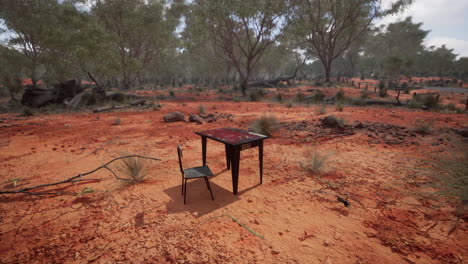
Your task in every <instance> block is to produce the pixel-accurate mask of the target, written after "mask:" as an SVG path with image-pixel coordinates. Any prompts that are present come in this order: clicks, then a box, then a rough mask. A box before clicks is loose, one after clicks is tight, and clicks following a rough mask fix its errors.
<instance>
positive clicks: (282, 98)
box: [275, 93, 284, 103]
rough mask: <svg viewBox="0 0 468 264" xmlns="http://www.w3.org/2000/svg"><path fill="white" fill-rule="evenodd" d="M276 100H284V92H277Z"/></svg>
mask: <svg viewBox="0 0 468 264" xmlns="http://www.w3.org/2000/svg"><path fill="white" fill-rule="evenodd" d="M275 100H276V101H277V102H280V103H281V102H283V100H284V96H283V94H282V93H277V94H276V95H275Z"/></svg>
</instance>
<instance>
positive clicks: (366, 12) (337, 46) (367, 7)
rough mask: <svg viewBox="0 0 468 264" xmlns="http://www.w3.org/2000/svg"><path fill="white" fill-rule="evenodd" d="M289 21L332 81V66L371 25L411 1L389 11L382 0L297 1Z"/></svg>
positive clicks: (394, 5)
mask: <svg viewBox="0 0 468 264" xmlns="http://www.w3.org/2000/svg"><path fill="white" fill-rule="evenodd" d="M293 2H294V8H292V10H293V15H292V16H291V17H290V19H291V23H292V24H293V25H294V27H293V29H294V31H295V35H296V36H298V37H299V40H300V43H301V45H302V46H303V47H304V48H305V49H306V50H307V51H308V52H309V53H310V54H312V55H314V56H315V57H317V58H318V59H319V60H320V61H321V63H322V64H323V67H324V70H325V81H330V74H331V70H332V63H333V61H334V60H335V59H337V58H338V57H339V56H341V55H342V54H343V53H344V52H345V51H346V50H347V49H348V48H349V46H350V45H351V43H353V42H354V41H356V40H357V39H358V38H359V37H360V36H361V34H363V32H365V31H366V30H368V29H369V27H370V26H371V24H372V23H373V22H374V21H375V20H377V19H379V18H382V17H384V16H386V15H389V14H394V13H396V12H399V11H400V10H402V8H404V7H405V6H406V5H408V4H410V3H411V2H412V1H411V0H396V1H391V2H390V3H389V7H388V8H386V7H385V6H384V5H383V4H382V1H381V0H353V1H343V0H295V1H293Z"/></svg>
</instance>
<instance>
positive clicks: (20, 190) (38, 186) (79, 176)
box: [0, 155, 160, 195]
mask: <svg viewBox="0 0 468 264" xmlns="http://www.w3.org/2000/svg"><path fill="white" fill-rule="evenodd" d="M126 158H143V159H150V160H160V159H157V158H151V157H145V156H140V155H128V156H123V157H118V158H115V159H113V160H111V161H109V162H107V163H105V164H104V165H101V166H99V167H97V168H96V169H94V170H91V171H88V172H85V173H80V174H77V175H75V176H73V177H71V178H68V179H66V180H63V181H58V182H53V183H45V184H40V185H36V186H32V187H26V188H23V189H19V190H15V191H0V194H16V193H26V194H31V195H44V194H57V193H48V192H42V193H41V192H38V193H36V192H30V190H34V189H38V188H42V187H47V186H54V185H59V184H64V183H71V182H76V181H95V180H96V179H82V177H83V176H86V175H89V174H91V173H95V172H96V171H98V170H100V169H108V170H110V169H109V167H108V165H109V164H111V163H112V162H114V161H117V160H121V159H126ZM110 171H111V172H112V170H110ZM112 173H113V174H114V176H116V178H119V177H117V175H115V173H114V172H112ZM78 178H80V179H78ZM77 179H78V180H77Z"/></svg>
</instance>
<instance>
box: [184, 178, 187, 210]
mask: <svg viewBox="0 0 468 264" xmlns="http://www.w3.org/2000/svg"><path fill="white" fill-rule="evenodd" d="M186 201H187V179H185V183H184V204H185V203H186Z"/></svg>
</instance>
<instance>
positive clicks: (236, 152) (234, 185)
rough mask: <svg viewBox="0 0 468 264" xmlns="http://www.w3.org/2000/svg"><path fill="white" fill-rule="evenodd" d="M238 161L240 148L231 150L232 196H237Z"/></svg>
mask: <svg viewBox="0 0 468 264" xmlns="http://www.w3.org/2000/svg"><path fill="white" fill-rule="evenodd" d="M239 160H240V148H239V147H237V146H236V147H232V148H231V165H232V169H231V174H232V190H233V193H234V194H237V187H238V184H239Z"/></svg>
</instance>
